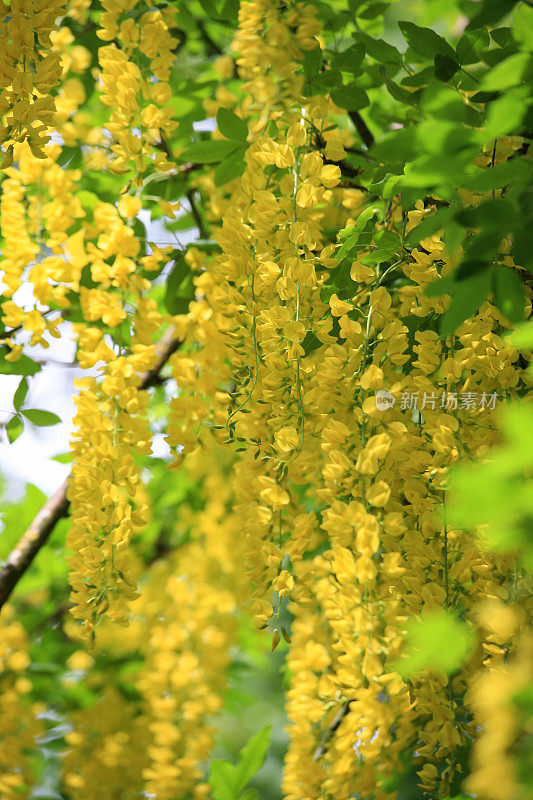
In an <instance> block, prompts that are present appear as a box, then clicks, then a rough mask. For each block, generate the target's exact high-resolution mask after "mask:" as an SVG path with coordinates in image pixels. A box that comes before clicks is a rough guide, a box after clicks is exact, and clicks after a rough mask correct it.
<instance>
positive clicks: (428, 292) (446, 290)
mask: <svg viewBox="0 0 533 800" xmlns="http://www.w3.org/2000/svg"><path fill="white" fill-rule="evenodd" d="M452 289H453V275H447V276H446V277H445V278H437V280H436V281H432V282H431V283H428V284H426V286H425V287H424V294H425V296H426V297H441V296H442V295H443V294H450V293H451V291H452Z"/></svg>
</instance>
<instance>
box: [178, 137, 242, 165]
mask: <svg viewBox="0 0 533 800" xmlns="http://www.w3.org/2000/svg"><path fill="white" fill-rule="evenodd" d="M238 146H239V145H238V144H237V142H228V141H222V140H219V139H205V140H203V141H201V142H195V143H194V144H192V145H191V146H190V147H188V148H187V149H186V150H185V151H184V152H183V153H182V154H181V159H182V161H192V163H193V164H214V163H216V162H217V161H222V159H223V158H226V156H229V154H230V153H233V151H234V150H236V149H237V148H238Z"/></svg>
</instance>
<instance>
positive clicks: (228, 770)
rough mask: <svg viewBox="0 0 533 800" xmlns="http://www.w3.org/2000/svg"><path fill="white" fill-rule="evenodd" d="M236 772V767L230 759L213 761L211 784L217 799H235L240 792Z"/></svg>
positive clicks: (210, 775)
mask: <svg viewBox="0 0 533 800" xmlns="http://www.w3.org/2000/svg"><path fill="white" fill-rule="evenodd" d="M236 773H237V770H236V767H234V766H233V764H230V763H229V761H222V759H214V760H213V761H211V764H210V766H209V784H210V786H211V791H212V794H213V797H214V799H215V800H235V798H236V797H237V794H238V791H237V789H236V785H237V777H236Z"/></svg>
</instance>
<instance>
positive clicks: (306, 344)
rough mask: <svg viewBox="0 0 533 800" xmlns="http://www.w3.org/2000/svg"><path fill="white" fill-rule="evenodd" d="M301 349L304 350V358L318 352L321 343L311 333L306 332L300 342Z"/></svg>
mask: <svg viewBox="0 0 533 800" xmlns="http://www.w3.org/2000/svg"><path fill="white" fill-rule="evenodd" d="M302 347H303V349H304V356H308V355H310V354H311V353H312V352H314V351H315V350H318V348H319V347H322V342H321V341H320V339H319V338H318V337H317V336H316V335H315V334H314V333H313V331H307V333H306V334H305V338H304V340H303V342H302Z"/></svg>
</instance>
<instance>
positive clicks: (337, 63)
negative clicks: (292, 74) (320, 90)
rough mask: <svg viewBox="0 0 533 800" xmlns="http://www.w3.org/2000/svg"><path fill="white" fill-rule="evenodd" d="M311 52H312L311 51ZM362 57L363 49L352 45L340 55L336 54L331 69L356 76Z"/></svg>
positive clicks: (360, 46)
mask: <svg viewBox="0 0 533 800" xmlns="http://www.w3.org/2000/svg"><path fill="white" fill-rule="evenodd" d="M306 52H308V51H306ZM311 52H314V51H313V50H311ZM364 56H365V49H364V47H363V46H362V45H360V44H353V45H352V46H351V47H348V49H347V50H344V51H343V52H342V53H336V54H335V55H334V56H333V58H332V59H331V66H332V67H333V69H337V70H340V71H341V72H349V73H351V74H352V75H358V74H359V72H360V70H361V64H362V63H363V58H364ZM304 65H305V61H304Z"/></svg>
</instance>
